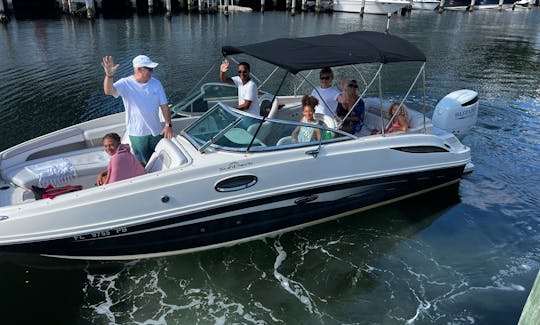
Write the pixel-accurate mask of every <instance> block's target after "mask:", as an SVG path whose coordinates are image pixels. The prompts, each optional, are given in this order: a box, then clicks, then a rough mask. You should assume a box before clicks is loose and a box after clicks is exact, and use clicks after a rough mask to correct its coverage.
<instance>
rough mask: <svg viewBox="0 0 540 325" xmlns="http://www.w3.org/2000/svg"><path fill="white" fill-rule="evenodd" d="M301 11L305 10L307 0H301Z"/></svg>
mask: <svg viewBox="0 0 540 325" xmlns="http://www.w3.org/2000/svg"><path fill="white" fill-rule="evenodd" d="M301 9H302V11H307V0H302V8H301Z"/></svg>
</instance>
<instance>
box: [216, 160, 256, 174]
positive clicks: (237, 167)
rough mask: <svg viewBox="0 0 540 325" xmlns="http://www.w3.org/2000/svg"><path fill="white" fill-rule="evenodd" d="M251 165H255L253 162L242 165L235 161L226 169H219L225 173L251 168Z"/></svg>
mask: <svg viewBox="0 0 540 325" xmlns="http://www.w3.org/2000/svg"><path fill="white" fill-rule="evenodd" d="M251 165H253V163H252V162H244V163H241V162H238V161H233V162H232V163H230V164H229V165H227V166H226V167H219V170H220V171H222V172H223V171H227V170H233V169H239V168H246V167H249V166H251Z"/></svg>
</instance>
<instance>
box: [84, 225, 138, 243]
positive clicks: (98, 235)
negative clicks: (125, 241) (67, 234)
mask: <svg viewBox="0 0 540 325" xmlns="http://www.w3.org/2000/svg"><path fill="white" fill-rule="evenodd" d="M127 231H128V230H127V227H120V228H114V229H111V230H103V231H96V232H91V233H89V234H85V235H77V236H74V237H73V239H74V240H75V241H78V240H88V239H96V238H103V237H108V236H112V235H118V234H123V233H126V232H127Z"/></svg>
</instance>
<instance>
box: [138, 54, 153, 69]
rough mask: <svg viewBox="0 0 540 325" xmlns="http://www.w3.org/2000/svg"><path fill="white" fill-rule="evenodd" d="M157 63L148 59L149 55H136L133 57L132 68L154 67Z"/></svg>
mask: <svg viewBox="0 0 540 325" xmlns="http://www.w3.org/2000/svg"><path fill="white" fill-rule="evenodd" d="M157 66H158V64H157V63H156V62H154V61H152V60H150V58H149V57H147V56H146V55H137V56H136V57H135V58H134V59H133V67H134V68H152V69H153V68H155V67H157Z"/></svg>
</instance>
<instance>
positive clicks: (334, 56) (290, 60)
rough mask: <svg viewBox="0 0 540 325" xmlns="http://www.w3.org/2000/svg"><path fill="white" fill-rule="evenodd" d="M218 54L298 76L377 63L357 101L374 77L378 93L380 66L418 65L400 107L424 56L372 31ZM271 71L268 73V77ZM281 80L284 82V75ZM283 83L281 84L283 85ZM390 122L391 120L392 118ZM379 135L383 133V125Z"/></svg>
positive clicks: (226, 49) (225, 48)
mask: <svg viewBox="0 0 540 325" xmlns="http://www.w3.org/2000/svg"><path fill="white" fill-rule="evenodd" d="M221 51H222V54H223V56H225V57H226V56H229V55H235V54H242V53H243V54H247V55H249V56H252V57H255V58H258V59H260V60H262V61H265V62H268V63H271V64H274V65H276V66H278V67H281V68H283V69H284V70H286V71H287V72H288V73H291V74H294V75H296V74H298V72H300V71H306V70H314V69H322V68H324V67H340V66H347V65H349V66H354V65H355V64H362V63H379V64H380V66H379V69H378V71H377V73H376V74H375V76H374V77H373V79H372V80H371V82H370V83H369V84H367V83H366V89H365V90H364V92H363V93H362V95H361V96H360V98H362V97H363V96H364V95H365V93H366V91H367V90H368V89H369V88H370V86H371V85H372V84H373V81H374V80H375V78H376V77H379V92H380V93H381V92H382V88H381V84H380V72H381V68H382V66H383V65H384V64H386V63H392V62H422V63H423V64H422V67H421V69H420V72H419V74H418V76H417V77H416V78H415V81H414V82H413V84H412V85H411V88H410V89H409V91H408V92H407V95H406V96H405V98H403V100H402V101H401V103H400V104H403V102H404V101H405V99H406V97H407V96H408V94H409V93H410V91H411V90H412V87H414V85H415V84H416V81H417V80H418V77H419V76H420V74H422V73H425V61H426V57H425V55H424V53H423V52H422V51H420V50H419V49H418V48H417V47H416V46H415V45H414V44H412V43H410V42H409V41H407V40H405V39H402V38H400V37H398V36H394V35H389V34H386V33H380V32H373V31H358V32H351V33H345V34H327V35H319V36H312V37H301V38H279V39H275V40H271V41H266V42H260V43H254V44H248V45H242V46H223V47H222V49H221ZM274 72H275V70H274ZM274 72H272V74H273V73H274ZM299 76H300V77H301V78H302V79H304V80H305V81H307V82H308V83H310V82H309V81H308V80H307V76H303V75H302V74H299ZM283 78H284V79H285V78H286V75H285V76H284V77H283ZM284 79H283V80H284ZM283 80H282V82H281V85H282V84H283ZM423 81H424V88H425V77H424V78H423ZM310 84H311V83H310ZM281 85H280V88H281ZM312 86H313V85H312ZM278 92H279V89H278ZM276 93H277V92H276ZM424 93H425V91H424ZM380 96H382V93H381V94H380ZM381 101H382V97H381ZM381 114H382V102H381ZM424 116H425V105H424ZM392 119H394V116H392ZM263 120H264V119H263ZM381 122H382V115H381ZM424 127H425V122H424ZM382 132H383V134H384V126H383V131H382Z"/></svg>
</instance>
